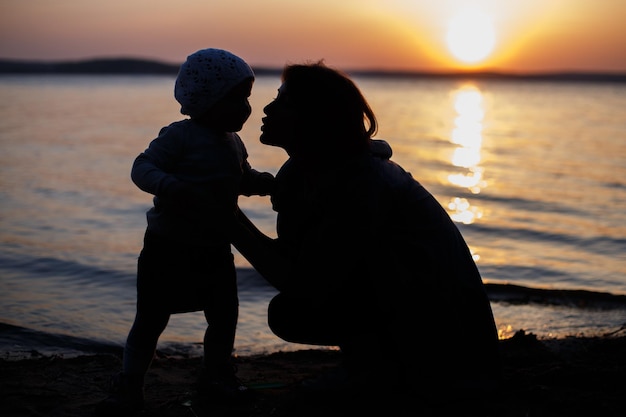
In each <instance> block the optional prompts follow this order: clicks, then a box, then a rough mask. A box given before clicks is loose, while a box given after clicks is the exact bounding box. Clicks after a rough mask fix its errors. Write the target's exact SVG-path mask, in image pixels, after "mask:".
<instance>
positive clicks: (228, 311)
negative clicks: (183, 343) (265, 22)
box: [96, 48, 274, 416]
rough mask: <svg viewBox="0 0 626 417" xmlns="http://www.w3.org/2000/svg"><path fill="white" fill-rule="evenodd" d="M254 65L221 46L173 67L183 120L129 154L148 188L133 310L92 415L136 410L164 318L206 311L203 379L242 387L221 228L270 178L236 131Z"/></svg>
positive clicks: (229, 263)
mask: <svg viewBox="0 0 626 417" xmlns="http://www.w3.org/2000/svg"><path fill="white" fill-rule="evenodd" d="M253 82H254V73H253V71H252V69H251V68H250V67H249V66H248V64H247V63H246V62H244V61H243V60H242V59H241V58H239V57H237V56H235V55H233V54H232V53H230V52H228V51H225V50H221V49H213V48H210V49H203V50H200V51H197V52H195V53H194V54H192V55H190V56H189V57H187V60H186V61H185V62H184V63H183V64H182V66H181V67H180V70H179V73H178V76H177V79H176V83H175V89H174V96H175V98H176V100H177V101H178V102H179V103H180V104H181V113H182V114H185V115H188V116H189V118H188V119H185V120H181V121H177V122H173V123H172V124H170V125H169V126H167V127H164V128H162V129H161V131H160V132H159V135H158V137H157V138H156V139H154V140H152V141H151V142H150V144H149V146H148V148H147V149H146V150H145V151H144V152H143V153H141V154H140V155H139V156H138V157H137V158H136V159H135V161H134V164H133V167H132V171H131V178H132V180H133V182H134V183H135V184H136V185H137V186H138V187H139V188H140V189H141V190H143V191H145V192H147V193H150V194H153V195H154V199H153V202H154V206H153V207H152V208H150V209H149V210H148V212H147V215H146V217H147V223H148V224H147V229H146V232H145V236H144V246H143V249H142V251H141V253H140V255H139V259H138V268H137V312H136V316H135V320H134V323H133V325H132V328H131V329H130V332H129V334H128V338H127V341H126V345H125V348H124V356H123V369H122V372H121V373H120V374H118V375H117V376H116V377H114V379H113V383H112V391H111V394H110V396H109V397H108V398H106V399H105V400H104V401H102V402H101V403H100V404H99V405H98V407H97V410H96V411H97V414H98V415H115V416H119V415H124V414H129V413H135V412H138V411H140V410H141V409H142V408H143V404H144V400H143V385H144V375H145V374H146V372H147V371H148V369H149V367H150V364H151V362H152V358H153V356H154V353H155V349H156V346H157V341H158V339H159V337H160V335H161V334H162V332H163V331H164V330H165V328H166V326H167V323H168V321H169V318H170V315H171V314H175V313H184V312H191V311H200V310H202V311H204V316H205V318H206V321H207V323H208V327H207V330H206V333H205V335H204V358H203V370H202V377H201V382H202V384H201V386H202V387H204V389H205V390H204V393H205V394H210V395H219V396H220V397H221V399H223V397H226V398H230V399H240V398H241V397H242V396H245V395H246V394H249V391H248V390H247V387H245V386H244V385H243V384H241V382H240V381H239V380H238V379H237V377H236V375H235V371H234V369H233V366H232V363H231V355H232V351H233V345H234V339H235V331H236V326H237V319H238V310H239V300H238V295H237V281H236V272H235V266H234V260H233V255H232V252H231V246H230V238H229V236H228V234H227V230H226V225H227V224H228V221H229V219H230V218H231V217H232V215H233V213H234V212H235V210H236V208H237V199H238V196H239V195H246V196H249V195H253V194H254V195H267V194H269V193H270V191H271V187H272V185H273V181H274V177H273V176H272V175H271V174H270V173H260V172H258V171H256V170H254V169H253V168H252V167H251V166H250V164H249V162H248V160H247V158H248V154H247V151H246V148H245V146H244V144H243V142H242V140H241V138H240V137H239V135H238V134H237V133H235V132H238V131H240V130H241V128H242V126H243V124H244V123H245V122H246V120H247V119H248V117H249V116H250V113H251V108H250V104H249V102H248V97H249V96H250V92H251V89H252V84H253Z"/></svg>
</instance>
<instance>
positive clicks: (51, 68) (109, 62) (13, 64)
mask: <svg viewBox="0 0 626 417" xmlns="http://www.w3.org/2000/svg"><path fill="white" fill-rule="evenodd" d="M179 66H180V65H179V64H171V63H164V62H159V61H153V60H146V59H135V58H101V59H89V60H83V61H51V62H45V61H23V60H10V59H0V74H94V75H102V74H120V75H121V74H125V75H173V76H175V75H176V74H177V73H178V68H179ZM254 72H255V73H256V74H257V75H279V74H280V72H281V69H280V68H257V67H255V68H254ZM348 72H349V73H350V74H352V75H359V76H364V77H395V78H398V77H401V78H453V79H466V78H471V79H509V80H530V81H564V82H619V83H623V82H626V73H586V72H550V73H504V72H496V71H472V72H468V71H465V72H419V71H415V72H409V71H365V70H358V71H348Z"/></svg>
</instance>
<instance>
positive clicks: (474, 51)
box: [446, 10, 496, 64]
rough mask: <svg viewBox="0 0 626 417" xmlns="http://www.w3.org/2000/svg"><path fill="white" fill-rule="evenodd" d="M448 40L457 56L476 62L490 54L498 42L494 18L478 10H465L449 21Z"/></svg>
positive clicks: (466, 60) (471, 62) (459, 58)
mask: <svg viewBox="0 0 626 417" xmlns="http://www.w3.org/2000/svg"><path fill="white" fill-rule="evenodd" d="M446 42H447V44H448V49H449V50H450V52H451V53H452V55H454V57H455V58H457V59H458V60H460V61H463V62H465V63H468V64H476V63H478V62H480V61H482V60H484V59H485V58H486V57H487V56H489V54H490V53H491V52H492V51H493V47H494V46H495V44H496V32H495V29H494V24H493V19H492V18H491V17H490V16H489V15H487V14H485V13H483V12H480V11H478V10H463V11H461V12H459V13H458V14H456V15H455V16H453V17H452V18H451V19H450V21H449V22H448V32H447V36H446Z"/></svg>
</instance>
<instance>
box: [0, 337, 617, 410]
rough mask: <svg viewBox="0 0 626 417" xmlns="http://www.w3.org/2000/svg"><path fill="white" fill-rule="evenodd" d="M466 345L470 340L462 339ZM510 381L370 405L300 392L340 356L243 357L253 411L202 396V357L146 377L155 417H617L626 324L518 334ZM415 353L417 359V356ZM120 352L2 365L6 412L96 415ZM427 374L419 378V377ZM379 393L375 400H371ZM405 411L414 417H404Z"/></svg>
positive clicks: (510, 356) (505, 347)
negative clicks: (466, 392)
mask: <svg viewBox="0 0 626 417" xmlns="http://www.w3.org/2000/svg"><path fill="white" fill-rule="evenodd" d="M459 342H460V344H462V341H459ZM501 352H502V359H503V367H504V379H503V382H502V384H501V386H500V387H499V388H498V392H497V393H494V395H491V396H490V397H489V398H488V399H487V401H471V400H470V401H469V402H468V400H464V401H463V402H456V401H454V399H453V398H444V399H442V401H440V402H436V401H435V402H432V401H429V399H428V398H420V397H419V395H418V394H419V393H416V396H415V398H408V399H407V398H405V400H408V401H405V402H403V404H404V407H403V408H402V409H401V410H398V409H396V408H394V405H395V404H397V403H394V402H378V403H372V400H373V398H375V397H376V395H375V394H376V392H378V389H379V388H382V386H383V385H384V381H381V387H372V390H373V392H372V393H370V395H367V396H366V395H364V396H362V397H353V398H351V399H350V400H347V399H346V398H337V397H332V396H328V395H325V394H323V393H318V394H315V395H308V396H307V397H306V398H303V397H302V396H301V395H300V394H299V392H298V390H297V389H296V388H295V386H296V384H297V383H298V382H299V381H301V380H303V379H308V378H312V377H315V376H316V375H319V374H320V373H323V372H324V371H326V370H329V369H332V368H333V367H334V366H336V365H337V364H338V363H339V360H340V354H339V352H338V351H335V350H326V349H319V350H318V349H310V350H296V351H290V352H276V353H270V354H260V355H251V356H240V357H237V358H236V360H235V361H236V365H237V367H238V376H239V377H240V378H241V379H242V380H243V381H244V382H245V383H246V384H247V385H249V386H250V387H251V388H252V389H254V391H255V392H256V393H257V396H256V397H255V400H254V401H253V402H252V403H250V404H233V405H224V404H212V403H210V402H207V401H202V399H199V398H196V397H195V396H194V394H193V393H194V383H195V381H196V379H195V378H196V372H197V369H198V368H199V366H200V364H201V358H173V357H168V356H166V355H163V354H162V353H161V352H157V357H156V358H155V360H154V362H153V365H152V367H151V368H150V370H149V372H148V375H147V376H146V409H145V411H144V413H143V414H142V415H143V416H145V417H149V416H171V417H175V416H196V417H203V416H213V417H220V416H251V417H252V416H254V417H265V416H267V417H270V416H272V417H283V416H284V417H287V416H296V417H312V416H326V417H333V416H351V415H354V414H352V413H354V412H356V411H357V410H361V411H366V410H370V409H371V407H373V406H377V407H378V408H379V411H381V412H382V413H383V414H382V415H385V413H386V412H390V411H391V412H392V413H395V412H397V411H400V414H390V415H415V414H419V415H423V416H458V415H459V412H460V411H461V410H462V412H461V415H464V416H474V415H475V416H498V417H518V416H519V417H522V416H568V417H571V416H589V415H602V416H618V415H622V414H621V413H622V412H623V395H624V393H625V392H626V355H625V354H624V352H626V327H622V328H621V329H619V330H617V331H615V332H613V333H612V334H608V335H605V336H602V337H570V338H565V339H541V340H540V339H538V338H537V337H536V336H535V335H534V334H532V333H528V334H527V333H525V332H524V331H519V332H517V333H516V334H515V336H513V337H512V338H509V339H504V340H501ZM413 354H419V353H418V352H414V353H413ZM120 367H121V358H120V355H119V353H118V354H111V353H99V354H94V355H84V356H78V357H75V358H69V359H66V358H63V357H55V356H50V357H39V358H33V359H22V360H2V359H0V375H1V376H0V392H2V395H3V399H4V401H1V402H0V414H1V415H6V416H13V417H21V416H34V415H46V416H50V417H55V416H69V417H72V416H85V415H93V410H94V407H95V404H97V402H98V401H100V400H101V399H103V398H104V397H106V394H107V387H108V383H109V380H110V377H111V376H112V375H113V374H114V373H116V372H118V371H119V369H120ZM416 377H419V376H416ZM371 394H374V395H371ZM403 413H406V414H403Z"/></svg>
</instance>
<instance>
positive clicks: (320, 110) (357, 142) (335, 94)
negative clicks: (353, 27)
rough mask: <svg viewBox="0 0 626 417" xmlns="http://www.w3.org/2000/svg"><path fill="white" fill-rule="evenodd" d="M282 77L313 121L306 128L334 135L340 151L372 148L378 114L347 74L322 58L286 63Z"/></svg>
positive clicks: (294, 103)
mask: <svg viewBox="0 0 626 417" xmlns="http://www.w3.org/2000/svg"><path fill="white" fill-rule="evenodd" d="M282 81H283V82H284V83H285V85H286V86H287V91H288V96H289V102H290V104H291V105H292V106H293V107H294V109H296V111H298V112H300V113H301V114H303V115H304V116H305V117H306V118H307V120H308V121H309V123H308V124H307V126H306V129H307V130H308V132H310V133H311V135H313V136H315V137H318V138H319V137H329V136H332V137H334V138H335V140H339V142H340V143H333V146H334V147H335V149H336V150H339V151H346V152H349V153H351V152H356V151H362V150H365V149H368V147H369V142H370V139H371V137H372V136H373V135H374V134H375V133H376V130H377V128H378V124H377V122H376V116H375V115H374V112H373V111H372V109H371V107H370V105H369V104H368V102H367V100H366V99H365V97H364V96H363V94H362V93H361V91H360V90H359V88H358V87H357V86H356V84H355V83H354V82H353V81H352V80H351V79H350V78H349V77H348V76H347V75H346V74H344V73H342V72H341V71H339V70H336V69H333V68H330V67H328V66H326V65H325V64H324V62H323V61H318V62H314V63H307V64H291V65H287V66H285V68H284V70H283V74H282Z"/></svg>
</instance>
